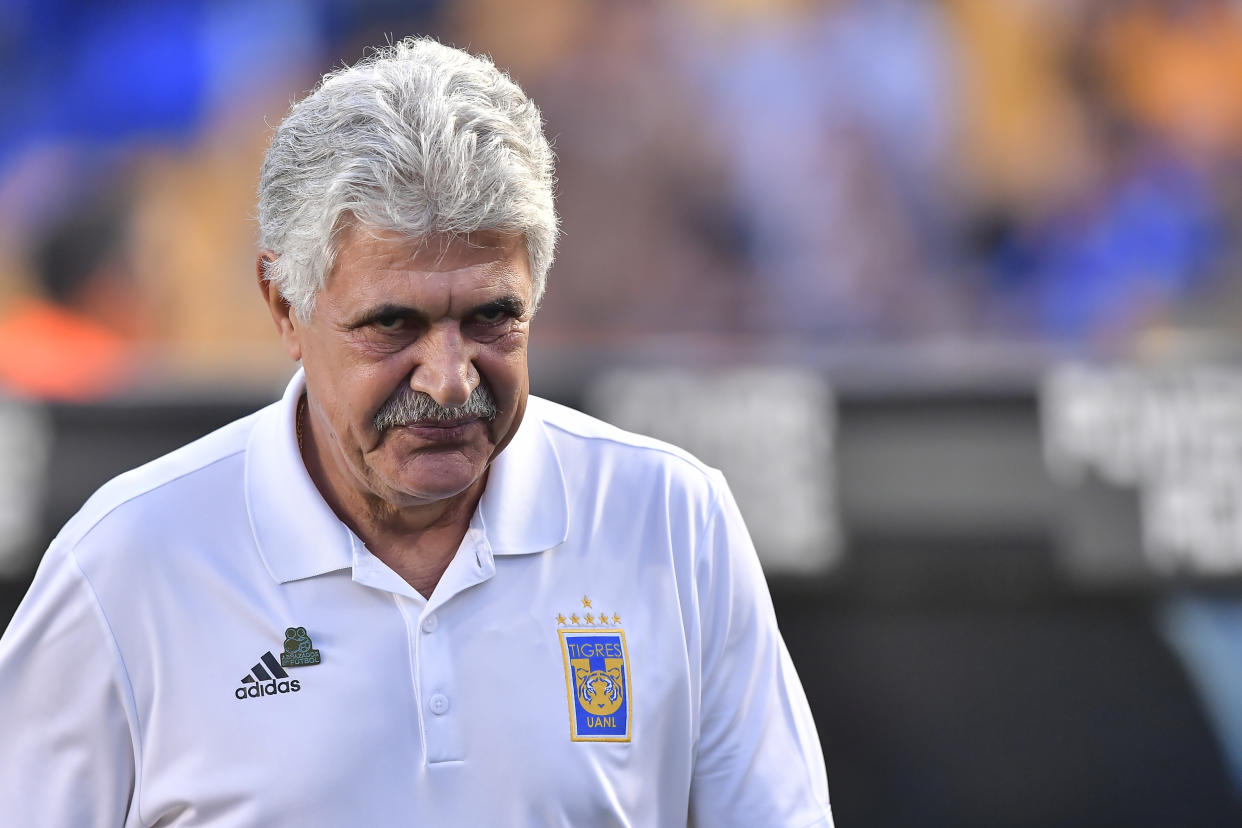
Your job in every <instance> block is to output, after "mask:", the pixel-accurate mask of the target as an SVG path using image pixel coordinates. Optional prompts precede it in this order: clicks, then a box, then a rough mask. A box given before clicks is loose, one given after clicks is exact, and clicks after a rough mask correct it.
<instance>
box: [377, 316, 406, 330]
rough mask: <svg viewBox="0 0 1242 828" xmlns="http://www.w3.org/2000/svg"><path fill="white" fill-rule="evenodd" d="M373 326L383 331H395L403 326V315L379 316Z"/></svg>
mask: <svg viewBox="0 0 1242 828" xmlns="http://www.w3.org/2000/svg"><path fill="white" fill-rule="evenodd" d="M374 325H375V327H377V328H379V329H380V330H381V331H383V332H384V333H396V332H397V331H399V330H401V329H402V328H404V327H405V317H403V316H393V315H390V316H381V317H378V318H377V319H376V320H375V322H374Z"/></svg>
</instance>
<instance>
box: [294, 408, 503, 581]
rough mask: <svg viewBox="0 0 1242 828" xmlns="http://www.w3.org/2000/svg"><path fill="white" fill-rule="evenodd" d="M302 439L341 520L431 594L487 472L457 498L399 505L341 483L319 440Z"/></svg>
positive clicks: (310, 468) (305, 457)
mask: <svg viewBox="0 0 1242 828" xmlns="http://www.w3.org/2000/svg"><path fill="white" fill-rule="evenodd" d="M308 431H309V429H308ZM301 436H302V435H299V437H301ZM306 436H307V437H309V436H310V435H309V434H308V435H306ZM298 442H299V449H300V450H301V454H302V462H303V463H304V464H305V465H306V470H307V472H309V473H310V476H311V480H312V481H314V483H315V487H316V488H317V489H318V490H319V493H320V494H321V495H323V498H324V500H325V501H326V502H327V504H328V506H329V507H330V508H331V509H332V511H333V512H334V513H335V514H336V516H337V517H338V518H339V519H340V520H341V522H342V523H344V524H345V525H346V526H348V527H349V528H350V529H351V530H352V531H353V533H354V534H355V535H357V536H358V537H359V538H360V539H361V540H362V542H363V543H365V544H366V547H367V550H368V551H369V552H370V553H371V554H372V555H374V556H375V557H377V558H379V559H380V560H381V561H383V562H384V564H385V565H387V566H388V567H389V568H390V569H392V570H393V571H394V572H396V573H397V574H398V575H400V576H401V577H402V578H403V579H404V580H405V581H406V583H408V584H409V585H410V586H412V587H414V589H416V590H418V592H419V593H420V594H421V595H422V596H423V597H425V598H430V597H431V593H432V592H433V591H434V590H435V588H436V584H438V583H439V582H440V578H441V576H442V575H444V571H445V570H446V569H448V565H449V563H450V562H452V560H453V557H454V556H455V555H456V554H457V549H458V547H460V546H461V541H462V538H464V537H465V536H466V530H467V529H469V528H470V519H471V517H473V515H474V510H475V507H476V506H477V505H478V503H479V498H480V497H481V496H482V494H483V488H484V485H485V484H486V480H487V476H486V475H484V476H483V477H482V478H480V479H479V480H477V481H475V483H474V484H473V485H471V486H470V488H469V489H467V490H466V491H464V492H462V493H461V494H458V495H455V496H453V497H450V498H445V499H444V500H438V501H434V502H431V503H422V504H417V505H412V506H407V507H405V508H400V509H398V508H394V507H393V506H392V505H391V504H389V503H387V502H386V501H384V500H383V499H382V498H380V497H378V496H375V495H373V494H370V493H366V492H362V491H360V490H358V489H357V488H354V487H351V486H349V485H347V484H342V483H340V481H339V478H340V477H341V475H334V474H330V473H329V471H328V469H327V467H326V464H327V463H331V462H333V458H331V457H326V456H325V453H324V450H322V449H320V448H319V447H318V445H317V444H316V441H315V440H313V439H305V440H304V441H303V440H301V439H300V440H299V441H298ZM303 442H304V444H303Z"/></svg>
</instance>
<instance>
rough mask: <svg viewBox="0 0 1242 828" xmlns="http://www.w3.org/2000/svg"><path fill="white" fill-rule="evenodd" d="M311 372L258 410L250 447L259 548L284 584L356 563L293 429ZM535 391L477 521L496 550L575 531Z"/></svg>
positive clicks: (250, 495) (251, 504)
mask: <svg viewBox="0 0 1242 828" xmlns="http://www.w3.org/2000/svg"><path fill="white" fill-rule="evenodd" d="M305 388H306V378H305V374H304V373H303V371H302V370H300V369H299V370H298V372H297V374H296V375H294V377H293V379H292V380H291V381H290V383H289V387H288V388H287V389H286V390H285V395H284V397H283V398H282V399H281V401H280V402H279V403H278V404H276V405H274V406H271V407H269V408H267V409H265V410H264V411H263V412H262V413H261V414H260V415H259V421H258V422H257V423H256V424H255V427H254V430H253V431H252V432H251V434H250V442H249V445H248V447H247V451H246V507H247V509H248V510H249V512H250V527H251V529H252V531H253V533H254V539H255V543H256V544H257V545H258V547H259V554H260V555H262V556H263V561H264V563H265V564H266V565H267V569H268V571H269V572H270V573H271V574H272V577H273V578H274V579H276V580H277V581H278V582H280V583H287V582H289V581H296V580H299V579H301V578H310V577H313V576H315V575H322V574H324V573H326V572H334V571H336V570H339V569H348V568H350V567H351V566H352V565H353V554H352V542H351V541H352V538H353V533H352V532H351V531H350V530H349V527H347V526H346V525H345V524H343V523H342V522H341V521H340V520H339V519H338V518H337V517H336V515H335V514H334V513H333V512H332V510H331V508H329V507H328V504H327V503H326V502H325V501H324V499H323V496H322V495H320V493H319V490H318V489H316V488H315V484H314V483H313V482H312V481H311V478H310V474H309V473H308V472H307V471H306V467H305V465H303V463H302V458H301V456H300V455H299V454H298V446H297V435H296V433H295V429H294V423H295V416H296V411H297V403H298V399H299V398H300V397H301V396H302V394H303V392H304V391H305ZM538 403H539V401H538V400H537V399H535V398H531V400H530V403H529V404H528V407H527V411H526V416H525V417H524V418H523V421H522V425H521V427H519V428H518V431H517V434H515V435H514V437H513V440H512V441H511V442H510V443H509V445H508V446H507V447H505V449H504V451H502V452H501V453H500V455H499V456H497V458H496V459H495V460H494V461H493V462H492V465H491V468H490V470H489V473H488V478H487V488H486V489H484V491H483V496H482V497H481V498H480V499H479V505H478V508H477V509H476V510H475V514H474V516H473V518H472V519H471V521H470V526H471V528H472V529H478V530H480V531H482V532H483V534H484V536H485V537H486V538H487V542H488V546H490V548H491V552H492V554H494V555H525V554H529V553H533V552H543V551H545V550H548V549H551V548H553V547H554V546H557V545H558V544H560V543H562V542H563V541H564V540H565V538H566V537H567V536H568V533H569V506H568V500H567V495H566V488H565V478H564V474H563V472H562V470H561V464H560V461H559V460H558V459H557V456H556V451H555V450H554V449H553V447H552V443H551V441H550V440H549V439H548V435H547V434H546V433H545V432H544V425H543V423H542V421H541V418H540V417H539V416H538V415H537V411H535V410H533V409H537V408H538Z"/></svg>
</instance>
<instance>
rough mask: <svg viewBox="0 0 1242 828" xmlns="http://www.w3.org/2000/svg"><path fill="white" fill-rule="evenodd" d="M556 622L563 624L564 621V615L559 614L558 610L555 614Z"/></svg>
mask: <svg viewBox="0 0 1242 828" xmlns="http://www.w3.org/2000/svg"><path fill="white" fill-rule="evenodd" d="M556 623H558V624H564V623H565V616H563V615H561V614H560V613H559V612H558V613H557V614H556Z"/></svg>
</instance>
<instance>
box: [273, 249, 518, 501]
mask: <svg viewBox="0 0 1242 828" xmlns="http://www.w3.org/2000/svg"><path fill="white" fill-rule="evenodd" d="M286 313H287V312H286ZM532 313H533V308H532V289H531V277H530V269H529V265H528V263H527V256H526V248H525V245H524V244H523V243H522V241H521V239H520V238H517V237H513V236H502V235H499V234H476V235H474V236H472V237H471V238H470V239H469V240H468V241H467V240H463V239H450V238H439V237H436V238H430V239H427V240H424V241H423V243H421V244H420V243H418V242H411V241H409V240H406V239H403V238H400V237H398V236H396V235H393V234H386V233H383V232H379V233H374V232H370V231H368V230H366V229H365V228H352V229H349V230H347V231H346V232H344V233H343V234H342V236H341V244H340V247H339V252H338V254H337V258H336V265H335V267H334V268H333V271H332V273H331V275H330V276H329V277H328V280H327V285H326V286H325V287H324V289H323V291H322V292H321V293H320V294H319V296H318V298H317V300H316V305H315V310H314V312H313V313H312V314H311V318H310V319H309V320H302V319H299V318H298V317H297V316H296V315H288V316H287V319H286V321H284V322H283V323H282V320H281V319H280V318H279V316H278V318H277V323H278V324H279V325H280V326H281V330H282V335H283V337H284V339H285V342H286V345H287V346H288V347H289V350H290V354H291V355H293V356H294V357H295V358H300V359H301V360H302V364H303V367H304V368H305V370H306V388H307V401H308V404H309V405H308V412H309V420H310V423H309V424H310V426H311V428H310V432H311V434H312V435H313V439H314V444H315V450H316V451H317V452H318V458H319V465H320V466H321V467H322V470H323V473H324V474H325V475H326V477H327V482H328V485H329V487H330V488H331V489H332V490H333V492H334V493H335V494H336V496H337V497H338V498H343V499H344V500H345V501H346V504H345V505H346V508H348V504H349V503H350V502H351V501H355V499H356V498H357V497H359V496H361V498H362V499H363V500H364V501H366V502H367V503H368V506H367V508H369V509H371V510H375V509H377V508H378V509H380V510H383V511H387V510H394V509H403V508H407V507H410V506H419V505H424V504H428V503H434V502H437V501H443V500H446V499H448V498H453V497H455V496H457V495H461V494H463V493H467V494H468V495H469V494H477V493H478V492H479V491H481V487H482V485H483V480H484V474H485V472H486V470H487V467H488V465H489V464H490V463H491V461H492V459H493V458H495V456H496V455H497V454H498V453H499V452H500V450H501V449H503V448H504V447H505V446H506V445H507V444H508V442H509V440H510V439H512V437H513V435H514V433H515V432H516V431H517V428H518V425H519V424H520V423H521V421H522V414H523V413H524V412H525V410H526V397H527V394H528V391H529V384H528V376H527V364H526V353H527V337H528V333H529V327H530V318H531V315H532ZM479 386H483V387H484V388H485V390H486V391H488V392H490V395H491V397H492V398H493V400H494V401H495V408H496V412H495V416H494V418H491V419H489V418H488V417H487V415H486V414H485V415H483V416H479V415H458V416H453V417H451V418H450V419H448V420H437V419H434V418H432V417H429V416H421V417H419V418H418V419H416V420H414V421H413V422H409V423H407V424H404V425H394V426H391V427H388V426H386V425H385V424H383V423H381V424H377V423H376V414H377V412H380V411H381V409H384V408H385V403H389V401H390V400H393V399H394V398H397V397H400V396H402V395H403V394H405V395H408V391H407V389H409V390H412V391H414V392H416V393H420V394H425V395H427V396H428V397H430V401H434V403H436V404H438V406H442V407H457V406H464V405H466V404H467V402H468V401H469V400H470V397H471V394H472V393H478V392H476V388H479ZM434 407H435V406H432V408H434ZM392 410H393V409H392V405H391V404H390V407H389V409H388V410H387V411H386V412H385V414H386V415H389V414H391V412H392ZM415 416H418V415H415ZM382 419H387V420H388V421H389V422H391V421H392V420H393V419H396V420H397V421H398V422H401V421H403V420H405V419H406V417H402V416H400V415H398V416H396V417H395V418H394V417H391V416H386V417H385V418H382Z"/></svg>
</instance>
